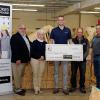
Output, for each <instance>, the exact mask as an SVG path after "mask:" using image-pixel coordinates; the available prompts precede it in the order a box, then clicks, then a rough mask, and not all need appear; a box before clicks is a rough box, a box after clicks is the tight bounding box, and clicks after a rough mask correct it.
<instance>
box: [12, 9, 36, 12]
mask: <svg viewBox="0 0 100 100" xmlns="http://www.w3.org/2000/svg"><path fill="white" fill-rule="evenodd" d="M13 10H14V11H16V10H18V11H34V12H36V11H38V10H36V9H13Z"/></svg>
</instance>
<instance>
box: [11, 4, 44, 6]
mask: <svg viewBox="0 0 100 100" xmlns="http://www.w3.org/2000/svg"><path fill="white" fill-rule="evenodd" d="M12 5H13V6H25V7H26V6H32V7H44V6H45V5H36V4H12Z"/></svg>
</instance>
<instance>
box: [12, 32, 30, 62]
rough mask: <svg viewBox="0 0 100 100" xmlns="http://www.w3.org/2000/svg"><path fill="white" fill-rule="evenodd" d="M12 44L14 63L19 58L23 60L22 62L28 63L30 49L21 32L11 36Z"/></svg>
mask: <svg viewBox="0 0 100 100" xmlns="http://www.w3.org/2000/svg"><path fill="white" fill-rule="evenodd" d="M26 37H27V36H26ZM27 39H28V37H27ZM28 40H29V39H28ZM29 43H30V41H29ZM10 45H11V53H12V57H11V62H12V63H16V61H17V60H21V63H27V62H29V61H30V53H29V50H28V48H27V45H26V43H25V41H24V39H23V37H22V36H21V35H20V33H18V32H17V33H16V34H14V35H13V36H12V37H11V40H10ZM30 47H31V46H30ZM30 49H31V48H30Z"/></svg>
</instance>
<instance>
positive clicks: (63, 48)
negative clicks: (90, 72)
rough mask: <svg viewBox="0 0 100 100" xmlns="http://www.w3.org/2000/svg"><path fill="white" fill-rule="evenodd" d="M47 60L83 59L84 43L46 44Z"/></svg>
mask: <svg viewBox="0 0 100 100" xmlns="http://www.w3.org/2000/svg"><path fill="white" fill-rule="evenodd" d="M46 61H83V45H80V44H46Z"/></svg>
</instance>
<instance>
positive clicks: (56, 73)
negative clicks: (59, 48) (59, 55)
mask: <svg viewBox="0 0 100 100" xmlns="http://www.w3.org/2000/svg"><path fill="white" fill-rule="evenodd" d="M59 64H60V61H55V62H54V83H55V84H54V88H58V83H59V78H58V76H59ZM61 67H62V69H63V70H62V71H63V89H64V90H65V89H67V79H68V73H67V72H68V62H65V61H62V62H61Z"/></svg>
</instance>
